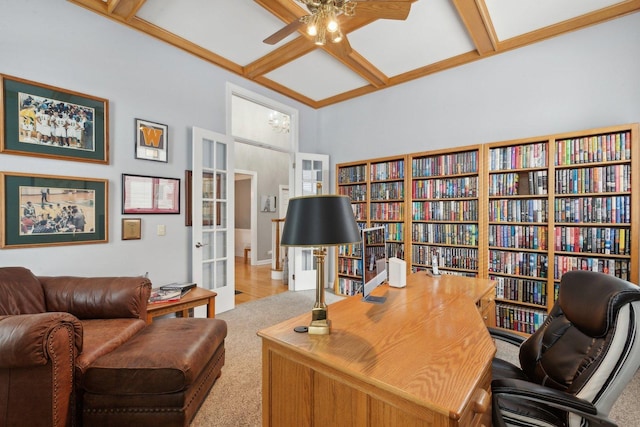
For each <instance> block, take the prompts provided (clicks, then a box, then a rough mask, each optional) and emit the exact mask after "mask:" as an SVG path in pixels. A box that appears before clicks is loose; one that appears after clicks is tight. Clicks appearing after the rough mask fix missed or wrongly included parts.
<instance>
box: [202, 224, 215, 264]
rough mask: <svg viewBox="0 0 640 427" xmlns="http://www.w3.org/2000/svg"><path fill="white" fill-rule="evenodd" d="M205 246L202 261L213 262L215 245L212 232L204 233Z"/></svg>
mask: <svg viewBox="0 0 640 427" xmlns="http://www.w3.org/2000/svg"><path fill="white" fill-rule="evenodd" d="M202 239H203V242H202V244H203V246H202V259H203V260H211V259H214V258H215V254H214V249H215V247H214V245H213V243H214V242H213V234H212V233H211V232H210V231H205V232H203V233H202Z"/></svg>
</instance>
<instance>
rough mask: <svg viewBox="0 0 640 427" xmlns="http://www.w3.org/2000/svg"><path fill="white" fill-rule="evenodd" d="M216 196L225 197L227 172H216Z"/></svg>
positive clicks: (218, 197)
mask: <svg viewBox="0 0 640 427" xmlns="http://www.w3.org/2000/svg"><path fill="white" fill-rule="evenodd" d="M216 198H217V199H226V198H227V174H226V173H220V172H218V173H217V174H216Z"/></svg>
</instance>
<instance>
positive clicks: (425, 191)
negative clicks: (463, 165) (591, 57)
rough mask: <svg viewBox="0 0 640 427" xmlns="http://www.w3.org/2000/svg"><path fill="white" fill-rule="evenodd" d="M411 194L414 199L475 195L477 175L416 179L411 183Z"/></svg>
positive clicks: (476, 193) (476, 192) (476, 191)
mask: <svg viewBox="0 0 640 427" xmlns="http://www.w3.org/2000/svg"><path fill="white" fill-rule="evenodd" d="M411 194H412V195H413V198H414V199H439V198H454V197H477V196H478V177H477V176H462V177H457V178H456V177H451V178H437V179H416V180H414V181H413V182H412V183H411Z"/></svg>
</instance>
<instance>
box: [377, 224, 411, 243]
mask: <svg viewBox="0 0 640 427" xmlns="http://www.w3.org/2000/svg"><path fill="white" fill-rule="evenodd" d="M371 226H372V227H384V235H385V236H386V238H387V240H396V241H400V242H402V241H403V240H404V223H403V222H374V223H372V224H371Z"/></svg>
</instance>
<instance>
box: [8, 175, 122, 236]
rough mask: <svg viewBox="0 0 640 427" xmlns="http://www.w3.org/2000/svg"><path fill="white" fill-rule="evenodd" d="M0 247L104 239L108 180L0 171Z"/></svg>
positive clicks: (105, 234)
mask: <svg viewBox="0 0 640 427" xmlns="http://www.w3.org/2000/svg"><path fill="white" fill-rule="evenodd" d="M0 188H1V190H0V194H1V195H2V196H1V200H0V203H1V206H0V229H1V232H0V233H1V239H0V247H2V248H22V247H31V246H54V245H71V244H81V243H106V242H107V241H108V224H109V221H108V212H109V210H108V207H107V204H108V181H107V180H106V179H95V178H77V177H70V176H53V175H33V174H22V173H9V172H6V173H0Z"/></svg>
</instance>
